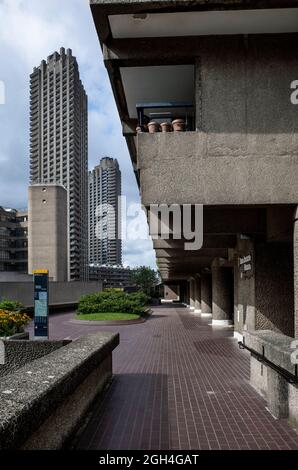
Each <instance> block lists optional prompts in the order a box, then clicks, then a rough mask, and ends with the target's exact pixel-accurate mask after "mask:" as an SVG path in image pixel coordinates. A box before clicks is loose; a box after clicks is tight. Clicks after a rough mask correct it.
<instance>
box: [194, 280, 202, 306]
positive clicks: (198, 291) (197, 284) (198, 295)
mask: <svg viewBox="0 0 298 470" xmlns="http://www.w3.org/2000/svg"><path fill="white" fill-rule="evenodd" d="M201 311H202V310H201V278H197V279H196V280H195V313H201Z"/></svg>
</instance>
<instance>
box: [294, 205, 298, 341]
mask: <svg viewBox="0 0 298 470" xmlns="http://www.w3.org/2000/svg"><path fill="white" fill-rule="evenodd" d="M293 242H294V315H295V318H294V328H295V338H298V206H297V207H296V209H295V216H294V233H293Z"/></svg>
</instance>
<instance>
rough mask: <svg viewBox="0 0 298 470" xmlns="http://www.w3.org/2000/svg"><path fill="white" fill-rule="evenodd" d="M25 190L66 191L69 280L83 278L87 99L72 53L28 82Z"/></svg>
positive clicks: (56, 57) (58, 56)
mask: <svg viewBox="0 0 298 470" xmlns="http://www.w3.org/2000/svg"><path fill="white" fill-rule="evenodd" d="M30 184H31V185H34V184H62V185H63V186H64V187H65V188H66V190H67V221H68V228H67V239H68V240H67V243H68V280H69V281H75V280H86V279H87V278H88V212H87V211H88V98H87V95H86V92H85V90H84V87H83V84H82V82H81V80H80V76H79V69H78V63H77V60H76V58H75V57H74V56H73V55H72V51H71V49H67V51H66V52H65V49H64V48H61V49H60V53H58V52H54V53H53V54H52V55H50V56H49V57H48V59H47V61H45V60H43V61H42V62H41V64H40V66H39V67H36V68H34V70H33V73H32V74H31V76H30Z"/></svg>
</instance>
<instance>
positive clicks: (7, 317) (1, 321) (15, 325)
mask: <svg viewBox="0 0 298 470" xmlns="http://www.w3.org/2000/svg"><path fill="white" fill-rule="evenodd" d="M30 320H31V318H30V317H28V315H26V314H24V313H20V312H17V311H9V310H2V309H0V336H12V335H14V334H15V333H21V332H23V330H24V326H25V325H27V323H29V322H30Z"/></svg>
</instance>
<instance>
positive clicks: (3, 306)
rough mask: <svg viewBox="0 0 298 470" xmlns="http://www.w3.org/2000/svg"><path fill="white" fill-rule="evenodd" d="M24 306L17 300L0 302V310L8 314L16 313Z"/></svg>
mask: <svg viewBox="0 0 298 470" xmlns="http://www.w3.org/2000/svg"><path fill="white" fill-rule="evenodd" d="M23 308H24V305H23V304H21V302H18V301H17V300H9V299H2V300H1V302H0V310H6V311H8V312H17V311H19V310H22V309H23Z"/></svg>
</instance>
